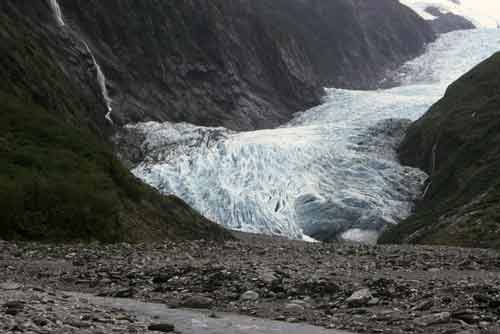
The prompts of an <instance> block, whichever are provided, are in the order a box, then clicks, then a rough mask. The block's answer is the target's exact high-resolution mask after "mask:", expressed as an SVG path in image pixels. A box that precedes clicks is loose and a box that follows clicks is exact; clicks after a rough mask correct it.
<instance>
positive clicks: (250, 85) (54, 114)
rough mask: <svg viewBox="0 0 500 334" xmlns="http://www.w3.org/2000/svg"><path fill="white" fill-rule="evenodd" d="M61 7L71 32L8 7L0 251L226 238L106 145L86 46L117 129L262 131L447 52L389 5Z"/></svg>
mask: <svg viewBox="0 0 500 334" xmlns="http://www.w3.org/2000/svg"><path fill="white" fill-rule="evenodd" d="M61 5H62V9H63V16H64V19H65V21H66V23H67V25H66V26H65V27H60V26H58V24H57V22H56V18H55V17H54V14H53V12H52V11H51V8H50V5H49V1H37V2H33V1H31V0H16V1H14V0H5V1H2V2H1V4H0V15H1V22H0V36H1V40H2V43H1V46H0V47H1V49H2V58H1V59H0V70H1V73H2V79H3V80H2V82H1V84H0V99H1V114H0V117H1V119H0V130H1V131H0V143H1V145H0V155H1V156H0V158H1V161H2V164H1V165H0V169H1V170H0V207H1V208H2V210H0V221H1V223H2V224H1V227H0V236H1V237H2V238H7V239H12V238H15V239H17V238H21V239H36V240H57V241H60V240H64V241H67V240H75V239H80V240H101V241H122V240H126V241H138V240H150V239H163V238H199V237H206V238H214V237H215V238H219V237H220V238H223V237H225V236H227V233H226V232H224V231H223V230H222V229H221V228H219V227H217V226H215V225H214V224H212V223H211V222H209V221H207V220H206V219H204V218H202V217H201V216H200V215H198V214H197V213H196V212H194V211H193V210H191V209H190V208H189V207H187V205H186V204H184V202H182V201H181V200H179V199H178V198H175V197H162V196H160V195H159V194H158V193H157V192H156V191H154V190H153V189H151V188H149V187H147V186H145V185H143V184H142V183H141V182H139V181H138V180H137V179H136V178H135V177H133V176H132V175H131V174H130V173H129V172H128V171H127V170H126V169H125V168H124V167H123V166H122V165H121V163H120V162H118V161H117V160H116V159H115V157H114V153H113V152H112V147H111V145H110V143H109V140H108V138H109V136H110V135H111V134H112V133H113V132H114V130H115V129H116V127H113V126H112V125H111V124H110V123H109V122H108V121H107V120H106V119H105V115H106V113H107V112H108V110H107V108H106V106H105V103H104V102H105V101H104V99H103V96H102V92H101V90H100V87H99V85H98V83H97V82H96V81H97V80H96V76H97V67H96V66H95V65H94V63H93V58H92V55H91V54H90V52H89V50H88V49H87V48H86V46H85V44H84V42H83V40H84V39H85V40H86V42H87V43H88V44H89V46H90V49H92V51H93V53H94V55H95V57H96V58H97V60H98V62H99V63H100V64H101V67H102V68H103V69H104V72H105V74H106V75H107V76H109V77H110V78H111V82H112V83H111V85H110V87H109V90H110V92H111V95H112V98H113V99H114V101H115V103H114V105H113V107H114V110H113V115H112V117H113V118H114V120H115V125H119V124H121V123H123V122H125V121H131V120H135V121H139V120H141V121H143V120H148V119H158V120H167V119H168V120H178V121H192V122H195V123H203V124H217V125H221V124H222V125H226V126H231V127H234V128H253V127H263V126H271V125H275V124H278V123H279V122H281V121H283V120H285V119H287V118H289V117H290V115H291V113H292V112H293V111H296V110H298V109H301V108H305V107H308V106H312V105H314V104H316V103H318V102H319V98H320V94H321V89H320V87H321V84H324V83H332V84H333V83H338V84H344V85H348V84H349V85H352V86H367V87H368V86H372V85H373V84H374V83H375V82H376V81H377V79H378V77H379V76H380V74H381V73H383V72H384V70H386V69H388V68H391V67H393V66H396V65H397V64H398V63H400V62H401V61H403V60H404V59H407V58H409V57H411V56H413V55H415V54H417V53H419V52H420V51H421V50H422V49H423V46H424V44H425V43H426V42H428V41H430V40H432V39H433V38H434V34H433V33H432V32H431V30H430V28H429V27H428V26H427V24H426V23H425V22H424V21H422V20H421V19H419V18H418V17H417V16H416V15H415V14H413V12H411V11H409V10H408V9H406V8H405V7H402V6H400V5H399V4H398V3H397V2H396V1H392V0H384V1H381V2H380V5H379V6H377V8H374V7H372V6H371V5H367V4H365V3H364V1H357V0H356V1H354V0H352V1H351V0H350V1H343V0H342V1H341V0H338V1H331V2H327V3H325V2H323V1H317V2H316V1H312V0H311V1H309V2H303V1H298V0H296V1H292V2H290V1H284V0H283V1H264V0H261V1H251V2H246V1H235V2H232V1H222V0H221V1H215V0H214V1H202V0H196V1H179V2H175V4H174V3H173V2H171V1H163V2H158V1H140V2H139V1H132V0H127V1H116V0H109V1H87V0H86V1H77V0H74V1H61ZM302 18H303V19H302ZM375 27H376V29H375ZM97 36H99V38H97ZM82 37H84V39H82ZM404 41H411V42H410V43H407V42H404ZM330 44H331V45H330ZM322 54H324V55H325V58H322V56H321V55H322ZM325 59H329V61H328V62H326V61H325ZM348 60H349V61H348ZM319 73H321V74H322V75H319ZM354 73H356V75H354ZM362 83H363V84H362ZM271 110H276V113H275V114H273V113H272V112H271Z"/></svg>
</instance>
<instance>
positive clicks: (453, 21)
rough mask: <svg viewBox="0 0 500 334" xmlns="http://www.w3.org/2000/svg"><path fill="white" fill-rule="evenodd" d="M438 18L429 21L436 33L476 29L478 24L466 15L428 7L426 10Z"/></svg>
mask: <svg viewBox="0 0 500 334" xmlns="http://www.w3.org/2000/svg"><path fill="white" fill-rule="evenodd" d="M425 11H426V12H427V13H429V14H431V15H432V16H434V17H437V19H435V20H432V21H429V23H430V25H431V27H432V29H434V31H435V32H436V34H446V33H448V32H451V31H455V30H468V29H474V28H476V26H475V25H474V24H473V23H472V22H471V21H469V20H467V19H466V18H465V17H463V16H460V15H455V14H453V13H443V12H441V10H440V9H439V8H436V7H427V8H426V10H425Z"/></svg>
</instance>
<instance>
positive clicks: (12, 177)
mask: <svg viewBox="0 0 500 334" xmlns="http://www.w3.org/2000/svg"><path fill="white" fill-rule="evenodd" d="M0 38H1V43H0V52H1V54H2V57H1V59H0V72H1V73H2V80H1V81H0V161H1V162H2V163H1V164H0V207H1V208H2V210H0V221H1V224H0V237H1V238H6V239H13V238H15V239H17V238H21V239H36V240H62V241H68V240H85V241H89V240H100V241H108V242H112V241H123V240H128V241H139V240H151V239H163V238H181V239H182V238H209V239H211V238H220V237H222V238H223V237H225V236H227V232H225V231H223V230H222V229H221V228H219V227H218V226H216V225H215V224H213V223H211V222H209V221H208V220H206V219H204V218H203V217H201V216H200V215H199V214H198V213H196V212H195V211H193V210H192V209H190V208H189V207H188V206H187V205H186V204H185V203H184V202H183V201H181V200H179V199H178V198H175V197H163V196H160V195H159V194H158V193H157V192H156V191H155V190H153V189H151V188H149V187H147V186H145V185H144V184H142V183H141V182H139V181H138V180H137V179H136V178H135V177H133V176H132V175H131V174H130V173H129V172H128V171H127V170H126V169H125V168H124V167H123V166H122V165H121V164H120V163H119V162H118V161H117V160H116V159H115V158H114V155H113V153H112V150H111V145H110V144H109V142H108V141H107V140H106V137H107V136H108V134H109V133H111V131H112V129H111V127H110V125H109V122H108V121H106V119H105V115H106V113H107V109H106V105H105V103H104V101H103V98H102V94H101V91H100V87H99V85H98V83H97V81H96V68H95V65H94V63H93V59H92V57H91V55H90V54H89V52H88V50H87V49H86V48H85V46H84V45H83V43H82V41H81V39H79V38H78V36H76V35H75V34H74V33H73V32H72V31H70V30H68V29H64V28H61V27H59V26H58V25H57V24H56V20H55V18H54V17H53V15H52V13H51V11H50V8H49V6H48V2H45V1H39V2H37V3H36V4H34V3H33V2H32V1H27V0H20V1H18V0H16V1H13V0H12V1H11V0H8V1H2V2H1V4H0Z"/></svg>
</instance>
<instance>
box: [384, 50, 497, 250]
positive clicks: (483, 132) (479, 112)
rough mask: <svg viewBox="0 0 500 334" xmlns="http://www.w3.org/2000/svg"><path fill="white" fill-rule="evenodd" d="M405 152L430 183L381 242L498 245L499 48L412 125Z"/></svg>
mask: <svg viewBox="0 0 500 334" xmlns="http://www.w3.org/2000/svg"><path fill="white" fill-rule="evenodd" d="M434 148H435V151H436V157H435V160H436V167H435V169H434V171H433V170H432V169H433V168H432V160H433V153H432V152H433V149H434ZM400 156H401V158H402V160H403V162H405V163H408V164H410V165H413V166H418V167H420V168H422V169H424V170H426V171H427V172H428V173H429V174H431V181H432V185H431V187H430V191H429V193H428V195H427V196H426V198H425V199H424V200H423V201H422V203H420V204H419V205H418V207H417V211H416V214H415V215H413V216H412V217H410V218H409V219H408V220H407V221H405V222H403V223H402V224H400V225H398V226H395V227H394V228H392V229H390V230H388V231H386V232H385V234H384V235H383V236H382V238H381V242H384V243H395V242H411V243H425V244H444V245H454V246H467V247H492V248H500V173H499V171H500V53H498V54H496V55H494V56H493V57H491V58H490V59H488V60H487V61H485V62H483V63H482V64H480V65H479V66H477V67H476V68H474V69H473V70H472V71H470V72H469V73H467V74H466V75H464V76H463V77H462V78H461V79H459V80H458V81H457V82H455V83H454V84H452V85H451V86H450V87H449V89H448V91H447V93H446V96H445V97H444V98H443V99H442V100H441V101H439V102H438V103H437V104H436V105H434V106H433V107H432V108H431V110H430V111H429V112H428V113H427V114H426V115H425V116H424V117H423V118H422V119H420V120H419V121H417V122H416V123H415V124H414V125H413V126H412V127H411V129H410V130H409V132H408V135H407V137H406V139H405V141H404V143H403V145H402V146H401V151H400Z"/></svg>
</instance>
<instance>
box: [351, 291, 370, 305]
mask: <svg viewBox="0 0 500 334" xmlns="http://www.w3.org/2000/svg"><path fill="white" fill-rule="evenodd" d="M372 298H373V296H372V293H371V291H370V289H361V290H358V291H356V292H354V293H353V294H352V295H351V296H350V297H349V298H347V299H346V303H347V304H348V305H349V306H363V305H366V304H368V302H369V301H370V300H371V299H372Z"/></svg>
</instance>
